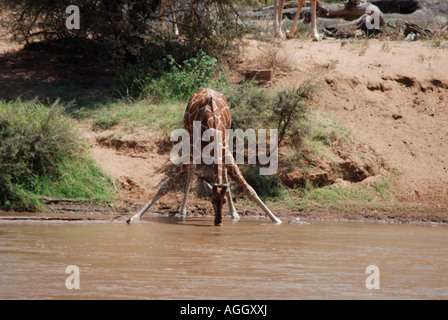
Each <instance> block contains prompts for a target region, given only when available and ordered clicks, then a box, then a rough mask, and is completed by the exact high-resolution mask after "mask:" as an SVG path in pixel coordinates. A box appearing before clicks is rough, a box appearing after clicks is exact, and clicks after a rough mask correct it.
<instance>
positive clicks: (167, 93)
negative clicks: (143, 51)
mask: <svg viewBox="0 0 448 320" xmlns="http://www.w3.org/2000/svg"><path fill="white" fill-rule="evenodd" d="M216 63H217V60H216V59H215V58H212V57H210V56H208V55H207V54H206V53H205V52H204V51H202V50H200V51H199V53H198V55H197V56H196V57H193V58H190V59H187V60H185V61H183V63H182V65H180V64H178V63H176V61H175V60H174V58H173V57H172V56H168V58H167V59H165V60H164V61H163V62H161V64H162V65H166V66H168V68H167V69H168V70H167V71H165V72H162V74H161V75H160V76H158V77H156V75H155V74H153V73H151V72H144V71H142V70H141V69H139V68H137V67H134V68H129V69H125V70H123V71H122V72H120V73H119V74H118V75H117V77H116V83H117V84H118V89H117V91H118V92H119V93H120V95H122V96H123V97H127V98H131V99H143V98H151V99H152V100H153V101H155V102H160V101H167V100H176V101H186V100H188V99H189V98H190V96H191V95H192V94H193V93H195V92H197V91H198V90H200V89H202V88H205V87H209V86H212V87H215V86H221V85H223V84H226V83H227V80H226V77H225V76H224V75H223V74H220V72H221V71H222V70H221V68H219V67H218V66H217V64H216Z"/></svg>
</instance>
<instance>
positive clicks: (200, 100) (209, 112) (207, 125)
mask: <svg viewBox="0 0 448 320" xmlns="http://www.w3.org/2000/svg"><path fill="white" fill-rule="evenodd" d="M194 121H200V122H201V134H202V133H203V132H204V131H205V130H207V129H216V130H219V131H221V132H222V133H223V137H224V138H225V134H224V133H225V129H229V128H230V124H231V116H230V108H229V104H228V102H227V99H226V97H224V95H223V94H222V93H220V92H218V91H215V90H213V89H208V88H206V89H201V90H199V91H198V92H196V93H195V94H193V95H192V96H191V97H190V99H189V100H188V104H187V108H186V110H185V115H184V127H185V130H187V131H188V132H189V133H190V135H192V133H193V122H194Z"/></svg>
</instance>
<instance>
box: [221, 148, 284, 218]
mask: <svg viewBox="0 0 448 320" xmlns="http://www.w3.org/2000/svg"><path fill="white" fill-rule="evenodd" d="M225 166H226V168H227V170H228V171H229V173H230V174H231V175H232V176H233V177H234V178H235V180H236V181H238V183H239V184H240V186H241V188H243V191H244V193H245V194H246V195H247V196H248V197H249V199H251V200H252V201H254V202H255V203H256V204H257V205H258V206H259V207H260V208H261V209H262V210H263V211H264V212H265V213H266V215H267V216H268V217H269V218H270V219H271V220H272V222H274V223H278V224H280V223H282V221H281V220H280V219H279V218H277V217H276V216H275V215H274V214H273V213H272V212H271V210H269V208H268V207H267V206H266V205H265V204H264V202H263V201H262V200H261V199H260V197H258V195H257V193H256V192H255V190H254V189H253V188H252V187H251V186H250V185H249V184H248V183H247V181H246V179H244V177H243V175H242V174H241V171H240V169H239V168H238V166H237V164H236V162H235V159H234V158H233V156H232V155H231V154H227V155H226V163H225Z"/></svg>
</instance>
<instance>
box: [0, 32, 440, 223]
mask: <svg viewBox="0 0 448 320" xmlns="http://www.w3.org/2000/svg"><path fill="white" fill-rule="evenodd" d="M19 49H21V47H20V46H17V45H15V44H10V43H7V42H2V43H1V44H0V97H1V98H5V99H8V98H14V97H17V96H22V97H24V98H29V97H32V96H33V95H38V92H36V90H37V89H39V88H41V87H39V83H50V84H51V83H53V82H54V81H62V80H64V79H66V78H68V77H69V75H70V73H67V72H64V70H61V68H60V67H57V66H54V65H53V67H52V68H46V67H45V66H48V65H51V61H42V64H39V63H37V64H36V63H35V60H33V62H32V63H26V59H25V60H23V59H22V60H20V59H18V58H17V56H16V55H14V52H15V51H17V50H19ZM230 60H231V62H232V65H233V66H234V67H235V70H234V73H233V76H232V79H233V80H235V81H237V80H239V79H238V77H240V75H239V74H238V72H236V71H238V70H243V69H247V68H264V67H269V68H273V70H274V77H273V79H272V81H271V82H269V83H268V84H267V86H268V87H270V88H272V89H273V90H275V89H277V88H282V87H284V86H295V85H299V84H300V83H301V82H302V81H303V80H305V79H306V78H308V77H310V76H313V75H316V74H318V75H317V76H316V78H315V82H316V83H317V84H318V85H319V88H320V89H319V91H318V97H317V99H316V102H315V104H314V107H315V108H317V109H320V110H323V111H325V112H328V113H331V114H333V115H334V116H335V117H336V119H337V120H338V121H339V123H340V124H341V125H343V126H344V127H346V128H348V129H350V130H351V131H352V133H353V134H354V136H355V137H356V138H357V139H358V140H360V141H362V142H364V143H367V144H368V145H370V146H371V147H372V148H374V149H375V150H376V152H377V153H379V154H380V155H381V157H383V159H384V160H385V162H386V163H387V166H388V168H390V169H391V170H392V171H393V172H394V175H393V178H392V179H391V183H392V187H393V189H394V190H396V195H397V196H396V201H395V203H392V204H390V203H389V204H387V205H384V206H376V207H365V208H363V209H361V210H356V211H343V212H341V211H337V210H330V209H322V210H311V211H288V210H278V212H277V213H278V214H279V216H280V217H289V216H301V217H303V218H306V219H342V220H363V221H383V222H387V221H401V222H411V221H417V222H444V223H448V156H447V144H446V141H447V139H448V126H447V125H446V124H447V123H448V43H447V41H446V40H445V41H442V42H437V43H436V42H434V41H431V40H429V41H416V42H405V41H380V40H372V39H371V40H324V41H322V42H320V43H317V42H312V41H310V40H302V39H295V40H288V41H283V42H275V43H272V42H262V41H257V40H246V41H245V44H244V46H243V47H242V49H241V53H240V54H239V55H235V56H233V57H231V58H230ZM43 64H45V66H44V65H43ZM81 75H82V73H81ZM103 76H104V74H102V75H98V77H103ZM90 80H92V79H91V78H90ZM104 83H105V85H107V81H105V82H104ZM36 88H37V89H36ZM80 127H81V130H82V131H83V132H84V133H85V135H86V137H87V138H88V139H89V140H90V141H91V143H92V146H93V147H92V148H91V153H92V156H93V157H94V158H95V159H96V160H97V161H98V162H99V164H100V165H101V166H102V167H103V168H104V169H105V170H106V171H107V172H109V173H110V174H111V175H112V176H114V177H115V178H116V179H117V181H119V182H120V183H121V185H122V186H123V191H122V193H121V194H120V197H119V198H120V200H121V201H122V203H123V205H122V207H121V209H123V213H126V212H134V211H135V210H138V209H139V207H140V206H141V205H142V204H144V203H145V202H146V201H148V200H149V199H150V197H151V196H152V195H153V194H154V192H155V191H156V190H157V188H158V186H160V183H161V181H162V180H163V178H164V177H165V175H166V173H167V171H168V170H169V169H168V168H169V165H170V162H169V157H168V150H169V149H167V148H163V147H161V146H160V145H159V144H158V143H157V139H156V138H155V137H154V135H153V134H151V133H148V134H147V135H146V136H145V135H139V136H133V135H129V136H127V135H126V134H122V135H121V137H120V139H119V140H117V141H113V140H110V139H107V137H108V136H110V134H111V132H107V131H102V132H99V133H95V132H92V131H90V130H89V127H90V125H89V123H88V122H85V123H82V124H81V125H80ZM200 179H201V178H198V179H197V184H198V185H199V184H200V183H199V181H200ZM179 185H180V187H178V188H177V190H176V191H175V192H171V193H170V194H169V195H167V196H166V197H165V198H163V199H162V200H161V201H160V203H158V204H157V205H156V206H155V207H154V210H153V212H155V213H169V212H175V211H176V210H177V209H178V207H179V205H180V202H181V200H182V188H181V184H179ZM191 198H192V199H191V200H190V201H189V204H190V205H189V212H190V213H191V214H193V215H196V214H211V205H210V203H209V202H208V201H207V200H206V199H205V198H204V197H197V196H196V192H193V195H192V196H191ZM237 209H239V211H240V213H242V214H243V215H244V214H248V215H252V214H258V213H257V212H258V211H257V210H256V209H255V208H254V207H247V206H243V205H240V204H238V203H237Z"/></svg>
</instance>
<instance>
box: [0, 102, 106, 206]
mask: <svg viewBox="0 0 448 320" xmlns="http://www.w3.org/2000/svg"><path fill="white" fill-rule="evenodd" d="M63 110H64V108H63V107H62V106H61V105H60V104H59V102H58V101H56V102H55V103H54V104H53V105H52V106H51V107H47V106H45V105H43V104H41V103H39V102H37V101H35V100H33V101H28V102H22V101H13V102H8V103H5V102H0V207H1V208H6V209H20V210H37V209H39V205H40V203H41V196H44V195H45V196H61V197H78V198H79V197H81V198H97V197H98V192H100V193H104V190H106V189H107V190H109V196H110V195H111V194H112V189H113V182H112V181H111V180H108V179H107V178H106V176H105V175H104V174H102V173H100V171H99V169H94V168H93V167H94V163H93V162H92V160H90V159H89V158H88V156H87V155H86V153H85V151H84V147H83V145H82V141H81V139H80V138H79V137H78V133H77V131H76V128H75V126H74V124H73V122H72V121H71V120H70V119H69V118H68V117H66V116H64V114H63ZM76 166H77V167H78V168H79V169H78V170H76V171H75V170H74V168H75V167H76ZM83 170H84V171H83ZM92 170H93V171H96V174H97V177H98V176H103V178H102V179H100V180H99V181H101V183H99V184H98V183H96V184H95V183H94V179H91V180H89V179H90V177H89V176H90V175H91V173H92V172H93V171H92ZM68 177H70V179H71V180H70V179H68ZM106 180H108V181H106ZM67 181H70V183H69V184H67V183H66V182H67ZM83 181H84V182H85V186H88V185H90V188H95V189H96V190H91V192H84V193H76V194H78V196H76V194H74V193H73V192H72V191H73V190H71V188H72V187H76V185H79V184H81V183H82V182H83ZM87 181H88V182H87ZM64 185H65V186H66V189H65V191H62V188H63V186H64ZM44 190H47V191H48V192H46V191H45V192H44ZM49 190H53V191H52V192H50V191H49ZM55 190H59V191H58V192H55ZM99 197H100V198H101V197H103V196H99ZM103 198H104V197H103Z"/></svg>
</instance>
